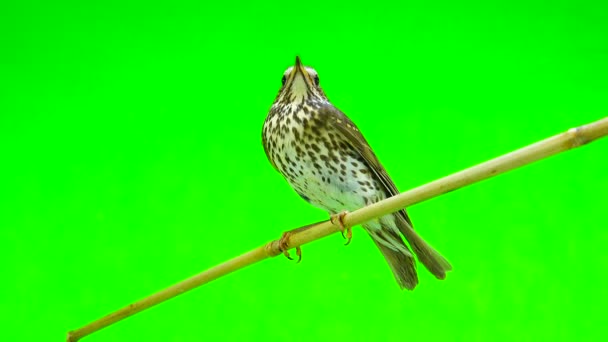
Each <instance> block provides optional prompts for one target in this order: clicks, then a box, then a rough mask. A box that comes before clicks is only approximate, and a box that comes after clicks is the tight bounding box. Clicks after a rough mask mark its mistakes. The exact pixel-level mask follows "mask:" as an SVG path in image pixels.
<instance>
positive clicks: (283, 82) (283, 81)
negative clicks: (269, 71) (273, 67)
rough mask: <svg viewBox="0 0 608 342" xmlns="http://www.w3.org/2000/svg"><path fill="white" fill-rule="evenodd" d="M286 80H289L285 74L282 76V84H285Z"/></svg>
mask: <svg viewBox="0 0 608 342" xmlns="http://www.w3.org/2000/svg"><path fill="white" fill-rule="evenodd" d="M285 82H287V76H285V75H283V78H281V84H283V85H285Z"/></svg>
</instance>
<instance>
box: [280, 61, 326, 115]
mask: <svg viewBox="0 0 608 342" xmlns="http://www.w3.org/2000/svg"><path fill="white" fill-rule="evenodd" d="M281 82H282V83H283V86H282V87H281V90H280V91H279V95H278V96H277V99H276V100H275V103H277V102H279V103H284V104H289V103H303V102H306V101H327V96H325V93H324V92H323V89H321V87H320V86H319V75H318V74H317V71H316V70H315V69H313V68H311V67H307V66H304V65H302V61H301V60H300V57H298V56H296V64H295V65H294V66H292V67H289V68H287V70H285V72H284V73H283V78H282V80H281Z"/></svg>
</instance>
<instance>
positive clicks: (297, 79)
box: [262, 57, 452, 290]
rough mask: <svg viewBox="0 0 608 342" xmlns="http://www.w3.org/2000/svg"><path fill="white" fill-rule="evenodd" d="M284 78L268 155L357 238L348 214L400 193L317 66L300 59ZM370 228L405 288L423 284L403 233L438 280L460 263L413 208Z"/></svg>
mask: <svg viewBox="0 0 608 342" xmlns="http://www.w3.org/2000/svg"><path fill="white" fill-rule="evenodd" d="M282 83H283V86H282V87H281V90H280V91H279V94H278V95H277V97H276V100H275V101H274V103H273V105H272V107H271V109H270V112H269V113H268V116H267V117H266V120H265V122H264V128H263V132H262V142H263V145H264V151H265V152H266V156H267V157H268V159H269V160H270V163H271V164H272V165H273V166H274V168H275V169H276V170H277V171H279V172H280V173H281V174H282V175H283V177H285V179H286V180H287V182H289V184H290V185H291V187H292V188H293V189H294V190H295V191H296V192H297V193H298V194H299V195H300V196H301V197H302V198H303V199H304V200H306V201H307V202H309V203H310V204H312V205H314V206H316V207H318V208H321V209H323V210H325V211H327V212H329V214H330V215H331V218H332V222H334V224H336V225H338V226H339V227H341V228H342V230H343V232H344V231H346V237H347V238H348V241H350V238H351V236H352V232H351V230H350V228H348V227H344V224H343V221H342V218H343V217H344V215H345V213H346V212H348V211H352V210H356V209H358V208H361V207H364V206H366V205H369V204H372V203H374V202H377V201H380V200H382V199H384V198H387V197H391V196H394V195H396V194H398V193H399V191H398V190H397V187H396V186H395V184H394V183H393V181H392V180H391V178H390V177H389V175H388V173H387V172H386V170H385V169H384V167H382V165H381V164H380V161H379V160H378V158H377V157H376V155H375V154H374V152H373V151H372V149H371V147H370V146H369V145H368V143H367V141H366V140H365V138H364V137H363V135H362V134H361V132H360V131H359V129H358V128H357V126H355V124H354V123H353V122H352V121H351V120H350V119H349V118H348V117H347V116H346V115H345V114H344V113H342V112H341V111H340V110H339V109H338V108H336V107H335V106H334V105H333V104H331V102H329V100H328V99H327V96H325V93H324V92H323V90H322V89H321V87H320V85H319V75H318V74H317V72H316V71H315V70H314V69H312V68H310V67H305V66H303V65H302V62H301V61H300V58H299V57H296V63H295V65H294V66H293V67H289V68H288V69H287V70H286V71H285V73H284V74H283V79H282ZM363 228H364V229H365V231H367V233H368V234H369V235H370V237H371V238H372V240H373V241H374V243H375V244H376V246H378V248H379V249H380V251H381V252H382V254H383V255H384V257H385V259H386V261H387V262H388V264H389V266H390V268H391V270H392V271H393V274H394V275H395V278H396V280H397V283H398V284H399V286H400V287H401V288H406V289H409V290H412V289H414V287H416V285H417V284H418V276H417V274H416V264H415V261H414V256H413V254H412V252H411V250H410V248H408V246H407V245H406V244H405V243H404V241H403V239H402V236H404V237H405V240H407V242H408V244H409V246H410V247H411V249H412V250H413V251H414V253H415V254H416V256H417V257H418V260H419V261H420V262H421V263H422V264H423V265H424V266H425V267H426V268H427V269H428V270H429V271H430V272H431V273H432V274H433V275H435V277H437V278H438V279H444V278H445V275H446V272H447V271H449V270H451V269H452V267H451V265H450V263H449V262H448V261H447V260H446V259H445V258H444V257H443V256H441V254H439V253H438V252H437V251H436V250H435V249H433V247H431V246H430V245H429V244H427V243H426V242H425V241H424V240H423V239H422V238H421V237H420V235H418V233H416V231H414V229H413V228H412V222H411V221H410V219H409V217H408V216H407V213H406V212H405V210H400V211H398V212H396V213H393V214H390V215H386V216H383V217H381V218H379V219H376V220H372V221H369V222H366V223H365V224H363ZM285 238H288V235H286V236H285ZM347 244H348V242H347ZM298 252H299V251H298Z"/></svg>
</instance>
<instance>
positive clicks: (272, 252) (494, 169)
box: [67, 117, 608, 342]
mask: <svg viewBox="0 0 608 342" xmlns="http://www.w3.org/2000/svg"><path fill="white" fill-rule="evenodd" d="M606 135H608V117H606V118H603V119H601V120H598V121H595V122H593V123H590V124H587V125H584V126H580V127H577V128H573V129H570V130H568V131H566V132H564V133H561V134H558V135H555V136H552V137H550V138H547V139H545V140H541V141H539V142H537V143H534V144H532V145H528V146H526V147H523V148H521V149H518V150H516V151H513V152H511V153H507V154H505V155H502V156H500V157H497V158H494V159H491V160H489V161H486V162H484V163H481V164H478V165H476V166H473V167H470V168H468V169H465V170H462V171H460V172H457V173H454V174H452V175H449V176H446V177H443V178H440V179H438V180H435V181H433V182H430V183H427V184H425V185H422V186H419V187H417V188H414V189H411V190H409V191H406V192H404V193H401V194H399V195H396V196H393V197H390V198H387V199H385V200H383V201H380V202H377V203H374V204H372V205H369V206H367V207H364V208H361V209H358V210H356V211H353V212H351V213H349V214H347V215H346V216H344V220H343V222H344V224H345V225H346V226H348V227H351V226H355V225H358V224H361V223H364V222H367V221H369V220H371V219H374V218H377V217H381V216H384V215H386V214H389V213H392V212H395V211H398V210H400V209H402V208H404V207H407V206H410V205H412V204H416V203H419V202H422V201H425V200H428V199H430V198H433V197H436V196H439V195H441V194H444V193H447V192H450V191H453V190H456V189H458V188H461V187H464V186H467V185H470V184H473V183H476V182H479V181H481V180H484V179H487V178H490V177H494V176H496V175H499V174H501V173H504V172H507V171H510V170H513V169H516V168H518V167H522V166H524V165H526V164H530V163H533V162H535V161H537V160H540V159H544V158H547V157H549V156H552V155H554V154H557V153H560V152H564V151H567V150H570V149H573V148H576V147H579V146H582V145H585V144H587V143H589V142H591V141H593V140H596V139H598V138H601V137H603V136H606ZM604 158H605V156H604ZM303 228H306V229H301V228H300V229H296V230H294V231H293V234H292V235H291V236H290V238H289V244H288V248H295V247H299V246H301V245H304V244H307V243H310V242H312V241H315V240H318V239H320V238H323V237H325V236H328V235H331V234H333V233H336V232H338V231H340V229H339V228H338V227H337V226H334V225H333V224H332V223H331V222H329V221H324V222H321V223H318V224H313V225H310V226H306V227H303ZM279 254H282V252H281V250H280V248H279V240H275V241H271V242H269V243H267V244H265V245H263V246H261V247H258V248H256V249H254V250H252V251H249V252H247V253H245V254H242V255H240V256H238V257H236V258H233V259H231V260H228V261H226V262H224V263H221V264H219V265H217V266H215V267H212V268H211V269H208V270H206V271H204V272H201V273H199V274H197V275H195V276H193V277H191V278H188V279H186V280H184V281H182V282H179V283H177V284H175V285H173V286H170V287H168V288H166V289H164V290H162V291H160V292H157V293H155V294H153V295H151V296H149V297H146V298H144V299H142V300H140V301H138V302H135V303H133V304H130V305H128V306H126V307H124V308H122V309H120V310H118V311H116V312H113V313H111V314H109V315H107V316H105V317H103V318H101V319H99V320H96V321H94V322H92V323H90V324H87V325H85V326H84V327H82V328H80V329H77V330H73V331H70V332H69V333H68V336H67V341H68V342H75V341H78V340H79V339H81V338H82V337H84V336H87V335H89V334H92V333H94V332H96V331H98V330H100V329H103V328H105V327H107V326H109V325H112V324H114V323H116V322H118V321H120V320H123V319H125V318H127V317H129V316H132V315H134V314H136V313H138V312H140V311H143V310H145V309H147V308H150V307H152V306H154V305H157V304H160V303H162V302H164V301H166V300H168V299H171V298H173V297H175V296H178V295H180V294H182V293H184V292H187V291H190V290H192V289H194V288H196V287H198V286H201V285H203V284H206V283H208V282H210V281H212V280H215V279H217V278H219V277H222V276H225V275H227V274H228V273H231V272H234V271H237V270H239V269H241V268H244V267H246V266H249V265H251V264H254V263H256V262H259V261H262V260H264V259H267V258H269V257H274V256H277V255H279Z"/></svg>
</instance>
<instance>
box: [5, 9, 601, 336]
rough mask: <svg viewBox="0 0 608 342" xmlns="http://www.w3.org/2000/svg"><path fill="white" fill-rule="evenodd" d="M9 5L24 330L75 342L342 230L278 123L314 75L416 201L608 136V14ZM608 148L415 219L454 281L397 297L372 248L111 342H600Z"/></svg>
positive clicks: (259, 282) (16, 304)
mask: <svg viewBox="0 0 608 342" xmlns="http://www.w3.org/2000/svg"><path fill="white" fill-rule="evenodd" d="M83 3H85V2H84V1H81V2H79V3H78V2H77V3H67V2H61V3H59V2H57V3H53V4H45V3H42V2H35V1H23V2H19V5H15V4H9V3H8V2H3V4H2V5H0V33H1V34H0V49H1V51H0V158H1V159H0V163H1V164H0V165H1V168H0V243H1V246H0V257H1V259H2V262H1V263H0V265H2V270H1V274H2V282H1V285H0V305H1V307H2V309H1V310H0V322H2V323H1V324H0V327H1V328H0V329H1V330H2V331H1V334H2V340H6V341H21V340H23V341H53V340H54V341H57V340H63V339H64V338H65V333H66V332H67V331H68V330H71V329H75V328H78V327H80V326H83V325H85V324H86V323H89V322H90V321H92V320H95V319H97V318H99V317H101V316H103V315H105V314H107V313H109V312H111V311H114V310H116V309H118V308H121V307H123V306H125V305H127V304H129V303H131V302H133V301H135V300H138V299H140V298H143V297H145V296H147V295H149V294H152V293H154V292H156V291H158V290H160V289H163V288H165V287H167V286H169V285H171V284H173V283H176V282H178V281H180V280H182V279H185V278H187V277H189V276H191V275H193V274H196V273H197V272H200V271H202V270H204V269H206V268H208V267H211V266H213V265H215V264H217V263H219V262H221V261H224V260H226V259H228V258H230V257H233V256H236V255H238V254H240V253H242V252H245V251H247V250H249V249H252V248H254V247H257V246H259V245H262V244H263V243H265V242H267V241H269V240H272V239H276V238H278V237H280V235H281V233H282V232H283V231H285V230H287V229H290V228H295V227H298V226H301V225H304V224H307V223H311V222H315V221H318V220H322V219H326V218H327V214H326V213H324V212H322V211H320V210H317V209H315V208H313V207H311V206H309V205H308V204H307V203H305V202H304V201H302V200H301V199H300V198H299V197H298V196H297V195H296V194H295V193H294V192H293V191H292V190H291V189H290V188H289V186H288V185H287V183H286V182H285V181H284V180H283V179H282V178H281V177H280V175H279V174H278V173H276V172H275V171H274V170H273V169H272V167H271V166H270V164H269V163H268V161H267V160H266V157H265V155H264V152H263V149H262V146H261V128H262V124H263V121H264V118H265V116H266V114H267V112H268V109H269V107H270V105H271V104H272V102H273V100H274V97H275V95H276V93H277V91H278V89H279V87H280V80H281V76H282V73H283V71H284V70H285V68H287V67H288V66H289V65H291V64H293V62H294V57H295V56H296V54H298V55H300V56H301V57H302V59H303V61H304V63H305V64H308V65H312V66H314V67H315V68H316V69H317V70H318V72H319V74H320V76H321V83H322V85H323V87H324V89H325V91H326V92H327V94H328V96H329V97H330V99H331V100H332V101H333V102H334V104H335V105H336V106H338V107H339V108H341V109H342V110H343V111H344V112H345V113H347V114H348V115H349V116H350V117H351V118H352V119H353V120H354V121H355V122H356V123H357V124H358V126H359V127H360V128H361V130H362V131H363V132H364V133H365V135H366V137H367V139H368V140H369V141H370V143H371V145H372V146H373V147H374V149H375V151H376V153H377V155H378V156H379V158H380V159H381V160H382V162H383V163H384V165H385V167H386V168H387V169H388V171H389V173H390V174H391V175H392V177H393V179H394V181H395V182H396V184H398V186H399V187H400V188H401V189H402V190H405V189H409V188H412V187H415V186H417V185H420V184H423V183H425V182H428V181H431V180H434V179H436V178H439V177H442V176H445V175H448V174H450V173H452V172H455V171H458V170H460V169H463V168H465V167H468V166H471V165H474V164H476V163H479V162H482V161H485V160H487V159H489V158H492V157H495V156H498V155H500V154H503V153H506V152H509V151H511V150H514V149H516V148H519V147H522V146H524V145H527V144H530V143H532V142H535V141H537V140H540V139H543V138H545V137H548V136H550V135H553V134H557V133H560V132H562V131H565V130H566V129H568V128H570V127H574V126H578V125H581V124H585V123H588V122H591V121H594V120H597V119H600V118H602V117H605V116H606V115H607V114H606V113H607V112H608V96H607V91H608V81H607V80H608V8H607V5H606V2H605V1H597V3H590V2H587V3H585V2H581V1H561V2H546V3H545V2H542V3H541V2H537V3H533V2H532V3H531V2H529V1H521V2H517V3H516V2H513V1H504V2H496V3H491V4H490V3H488V2H486V1H481V2H476V3H466V4H463V3H459V2H454V1H443V2H432V3H431V4H424V3H422V2H408V3H402V2H398V3H393V4H384V3H380V2H371V3H359V4H356V5H350V6H349V5H347V4H346V3H345V2H344V3H336V4H332V3H330V2H328V1H320V2H312V1H311V2H297V3H295V2H267V3H265V4H249V3H244V2H223V3H220V4H213V5H212V4H210V3H209V2H208V1H192V2H182V1H170V2H154V1H141V2H127V3H125V2H122V1H103V2H99V3H93V2H86V3H88V4H86V5H85V4H83ZM607 152H608V139H604V140H603V141H599V142H596V143H593V144H591V145H589V146H585V147H583V148H581V149H579V150H576V151H573V152H568V153H565V154H562V155H559V156H557V157H553V158H551V159H548V160H545V161H541V162H539V163H537V164H535V165H533V166H528V167H525V168H523V169H520V170H517V171H515V172H512V173H509V174H506V175H502V176H499V177H497V178H496V179H492V180H489V181H485V182H483V183H480V184H476V185H473V186H470V187H467V188H465V189H462V190H459V191H456V192H452V193H450V194H447V195H445V196H441V197H439V198H436V199H433V200H430V201H428V202H425V203H422V204H419V205H416V206H414V207H412V208H410V210H409V211H410V215H411V217H412V219H413V221H414V223H415V225H416V227H417V229H418V231H420V232H421V234H422V235H423V236H424V237H425V238H426V239H427V240H428V241H429V242H430V243H431V244H432V245H434V246H435V247H436V248H437V249H438V250H440V251H441V252H442V253H443V254H444V255H445V256H446V257H447V258H448V259H449V260H450V261H451V263H452V264H453V266H454V271H453V272H451V273H450V274H449V275H448V277H447V280H445V281H437V280H435V279H434V278H433V277H432V276H431V275H430V274H429V273H428V272H427V271H426V270H424V269H423V268H420V278H421V280H420V285H419V287H418V288H417V289H416V290H415V291H414V292H402V291H400V290H399V289H398V287H397V285H396V283H395V282H394V279H393V277H392V275H391V274H390V270H389V268H388V267H387V265H386V263H385V262H384V261H383V259H382V256H381V255H380V253H378V251H377V250H376V249H375V247H374V246H373V244H372V243H371V241H370V240H369V239H368V238H367V237H365V236H364V234H363V232H362V231H361V230H359V229H355V231H354V240H353V242H352V244H351V245H350V246H348V247H343V246H342V244H343V240H342V239H341V237H340V236H331V237H329V238H327V239H324V240H322V241H318V242H316V243H314V244H311V245H309V246H305V247H304V260H303V262H302V263H301V264H295V263H293V262H288V261H287V260H285V259H283V258H276V259H272V260H267V261H265V262H263V263H261V264H258V265H255V266H253V267H251V268H248V269H245V270H242V271H240V272H238V273H236V274H232V275H230V276H228V277H226V278H224V279H221V280H218V281H215V282H213V283H211V284H208V285H207V286H204V287H202V288H199V289H197V290H195V291H193V292H190V293H188V294H185V295H183V296H180V297H178V298H176V299H174V300H171V301H169V302H167V303H164V304H162V305H160V306H157V307H155V308H153V309H151V310H149V311H146V312H144V313H142V314H139V315H137V316H135V317H132V318H130V319H128V320H126V321H123V322H121V323H120V324H117V325H115V326H112V327H110V328H107V329H105V330H103V331H101V332H98V333H96V334H94V335H92V336H90V337H89V338H86V340H87V341H191V340H213V339H217V340H241V341H243V340H288V341H336V340H349V341H363V340H371V339H375V340H386V341H428V340H430V341H434V340H444V341H445V340H454V341H486V340H516V341H539V340H541V341H547V340H575V341H582V340H597V339H601V336H605V331H606V326H607V325H608V319H607V318H606V313H605V307H606V306H607V305H608V298H607V297H608V291H607V285H606V280H607V279H606V265H607V263H608V257H607V255H608V254H607V253H606V245H607V243H608V233H607V232H606V194H607V193H608V177H606V175H607V172H608V162H607V161H606V156H607Z"/></svg>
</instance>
